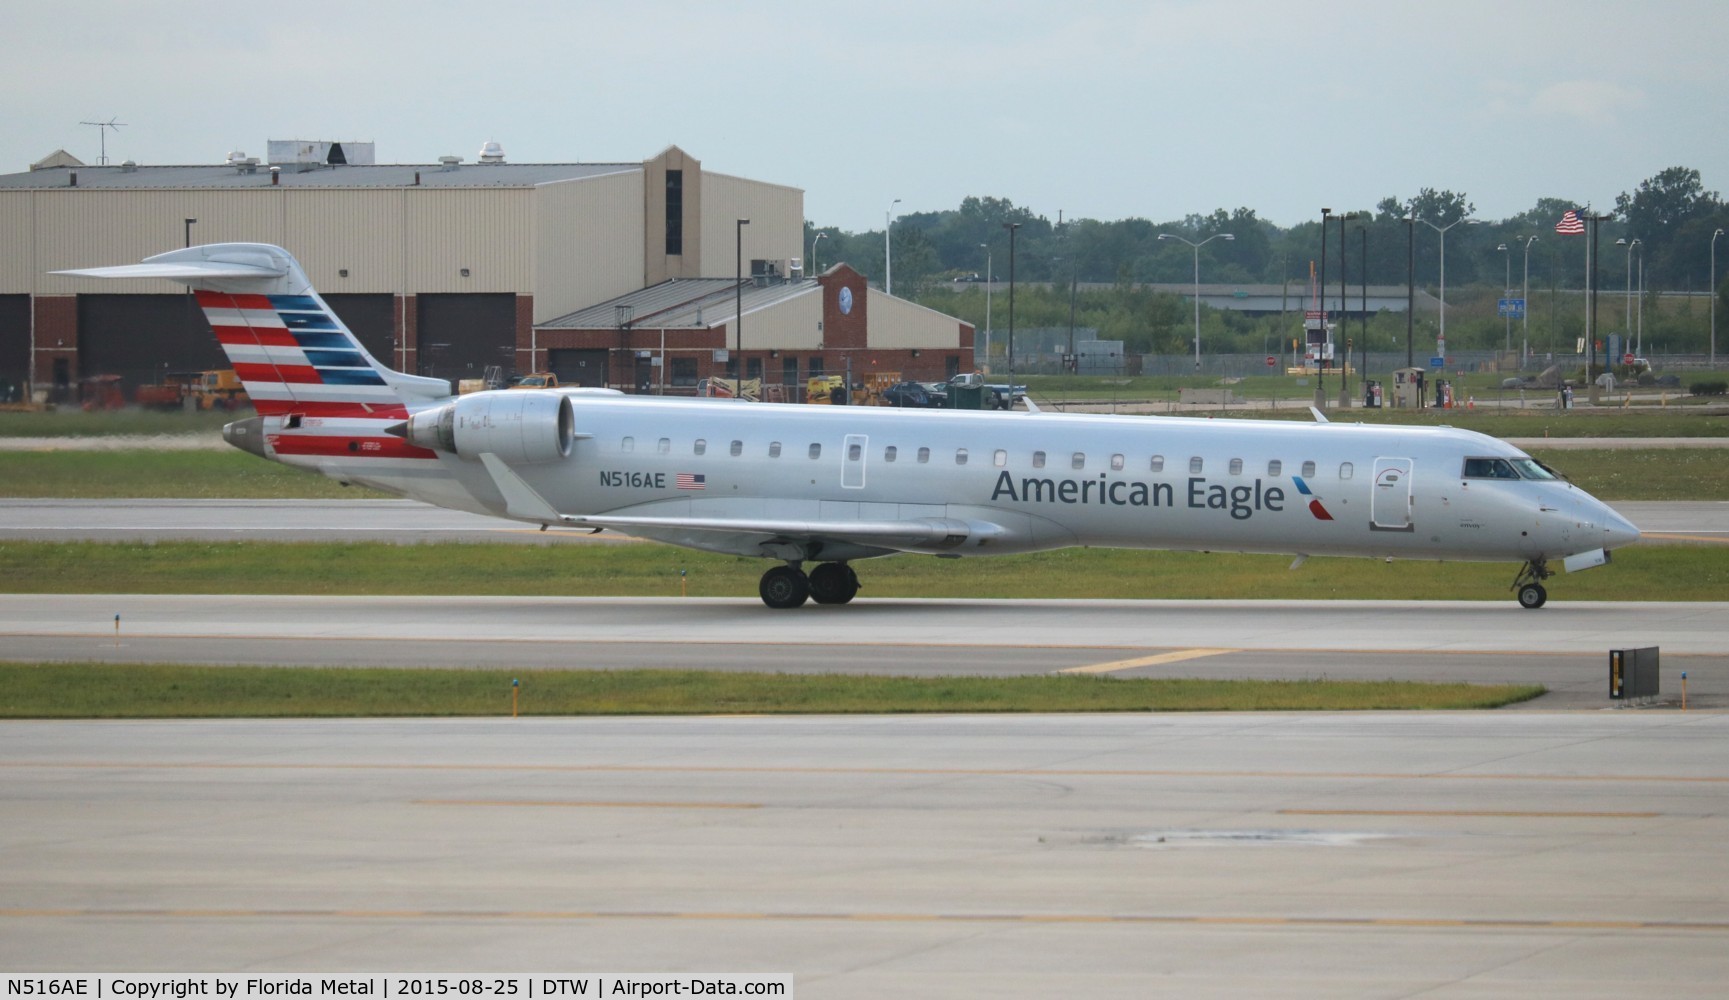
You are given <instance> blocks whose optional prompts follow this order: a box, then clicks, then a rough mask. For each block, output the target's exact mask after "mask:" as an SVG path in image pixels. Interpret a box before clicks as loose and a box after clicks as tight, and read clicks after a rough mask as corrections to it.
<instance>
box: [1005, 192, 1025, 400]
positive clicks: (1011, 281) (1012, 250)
mask: <svg viewBox="0 0 1729 1000" xmlns="http://www.w3.org/2000/svg"><path fill="white" fill-rule="evenodd" d="M1003 228H1004V229H1007V230H1008V231H1009V406H1010V408H1013V407H1014V405H1015V230H1017V229H1019V228H1021V224H1020V223H1018V222H1005V223H1003Z"/></svg>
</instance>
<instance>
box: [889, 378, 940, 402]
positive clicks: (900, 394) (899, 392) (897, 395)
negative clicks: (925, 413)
mask: <svg viewBox="0 0 1729 1000" xmlns="http://www.w3.org/2000/svg"><path fill="white" fill-rule="evenodd" d="M882 401H883V405H884V406H905V407H920V408H925V407H932V406H941V405H942V404H941V403H937V402H933V401H932V399H931V394H930V393H929V392H927V391H926V390H925V387H924V386H923V385H920V384H919V383H917V382H896V383H895V384H894V385H891V386H889V387H888V388H887V389H884V390H883V392H882Z"/></svg>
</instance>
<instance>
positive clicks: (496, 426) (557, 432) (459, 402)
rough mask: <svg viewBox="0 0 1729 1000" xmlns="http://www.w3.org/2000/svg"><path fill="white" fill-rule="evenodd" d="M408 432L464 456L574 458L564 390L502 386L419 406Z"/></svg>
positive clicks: (572, 420) (418, 441)
mask: <svg viewBox="0 0 1729 1000" xmlns="http://www.w3.org/2000/svg"><path fill="white" fill-rule="evenodd" d="M405 436H406V437H407V438H408V440H409V442H410V443H412V444H415V445H418V446H420V447H422V448H429V449H431V450H433V451H438V452H443V453H445V454H447V455H456V456H458V457H460V458H467V459H478V458H479V457H480V456H481V455H482V454H485V453H489V452H490V453H491V454H494V455H497V456H498V457H499V458H501V459H503V460H504V461H506V462H510V463H519V462H520V463H528V464H533V463H537V462H556V461H558V460H560V459H563V458H569V457H570V447H571V442H572V441H574V440H575V438H576V415H575V414H574V413H573V412H572V411H571V408H570V398H569V397H567V396H565V395H563V394H562V393H557V392H536V391H534V390H531V389H500V390H496V391H493V392H477V393H474V394H473V395H470V396H463V397H461V398H460V399H456V400H454V401H452V402H449V403H445V404H444V405H442V406H435V407H432V408H431V409H426V410H421V411H420V412H419V413H416V414H414V415H413V416H411V417H409V418H408V425H407V428H406V434H405Z"/></svg>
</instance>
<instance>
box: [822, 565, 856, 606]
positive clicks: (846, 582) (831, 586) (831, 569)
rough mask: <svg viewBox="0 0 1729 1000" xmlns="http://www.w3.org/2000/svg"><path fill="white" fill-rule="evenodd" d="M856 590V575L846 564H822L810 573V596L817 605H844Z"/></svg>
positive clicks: (854, 594)
mask: <svg viewBox="0 0 1729 1000" xmlns="http://www.w3.org/2000/svg"><path fill="white" fill-rule="evenodd" d="M858 589H859V582H858V574H857V573H854V572H853V570H852V567H851V566H848V565H847V564H846V563H842V562H831V563H823V564H822V565H821V566H818V567H817V568H816V569H813V570H811V571H810V596H811V600H813V601H816V602H817V603H818V604H845V603H847V602H848V601H850V600H852V599H853V598H854V597H857V596H858Z"/></svg>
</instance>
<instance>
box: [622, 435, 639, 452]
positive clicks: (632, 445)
mask: <svg viewBox="0 0 1729 1000" xmlns="http://www.w3.org/2000/svg"><path fill="white" fill-rule="evenodd" d="M618 447H619V450H620V451H635V450H636V438H633V437H627V438H625V439H624V440H623V441H620V442H619V445H618Z"/></svg>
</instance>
